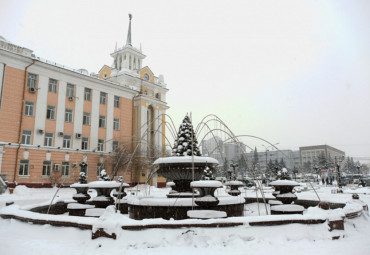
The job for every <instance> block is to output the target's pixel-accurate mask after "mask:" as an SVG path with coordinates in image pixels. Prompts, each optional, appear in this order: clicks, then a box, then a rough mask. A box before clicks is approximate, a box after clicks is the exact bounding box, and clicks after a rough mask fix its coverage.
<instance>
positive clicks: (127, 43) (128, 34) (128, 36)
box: [126, 13, 132, 46]
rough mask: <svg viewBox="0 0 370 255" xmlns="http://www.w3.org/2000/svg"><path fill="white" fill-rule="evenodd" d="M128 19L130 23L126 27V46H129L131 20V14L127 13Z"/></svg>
mask: <svg viewBox="0 0 370 255" xmlns="http://www.w3.org/2000/svg"><path fill="white" fill-rule="evenodd" d="M128 17H129V20H130V23H129V25H128V32H127V40H126V45H130V46H132V45H131V20H132V14H131V13H129V14H128Z"/></svg>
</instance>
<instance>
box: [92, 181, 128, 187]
mask: <svg viewBox="0 0 370 255" xmlns="http://www.w3.org/2000/svg"><path fill="white" fill-rule="evenodd" d="M120 185H121V183H119V182H116V181H94V182H90V183H89V184H88V187H89V188H118V187H119V186H120Z"/></svg>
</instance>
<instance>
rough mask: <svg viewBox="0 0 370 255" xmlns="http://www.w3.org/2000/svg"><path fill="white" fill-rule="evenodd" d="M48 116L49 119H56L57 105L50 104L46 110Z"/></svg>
mask: <svg viewBox="0 0 370 255" xmlns="http://www.w3.org/2000/svg"><path fill="white" fill-rule="evenodd" d="M46 118H47V119H48V120H55V106H53V105H48V109H47V111H46Z"/></svg>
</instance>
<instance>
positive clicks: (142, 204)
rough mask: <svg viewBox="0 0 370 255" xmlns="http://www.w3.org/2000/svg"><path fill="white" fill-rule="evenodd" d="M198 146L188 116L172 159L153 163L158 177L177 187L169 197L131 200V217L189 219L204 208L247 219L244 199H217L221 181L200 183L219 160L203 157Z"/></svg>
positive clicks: (174, 148)
mask: <svg viewBox="0 0 370 255" xmlns="http://www.w3.org/2000/svg"><path fill="white" fill-rule="evenodd" d="M197 144H198V142H197V139H196V137H195V134H194V130H193V125H192V123H191V121H190V118H189V117H188V116H186V117H185V118H184V120H183V122H182V124H181V125H180V128H179V131H178V134H177V139H176V140H175V142H174V146H173V149H172V156H171V157H166V158H158V159H157V160H156V161H155V162H154V163H153V167H155V168H156V171H157V173H158V175H161V176H163V177H165V178H167V180H168V181H173V182H174V183H175V185H174V186H172V190H171V191H170V193H169V194H167V198H153V197H147V198H139V199H136V200H135V199H133V200H131V201H130V202H129V204H128V206H129V217H130V218H133V219H145V218H165V219H170V218H173V219H186V218H189V217H188V216H187V211H189V210H204V209H207V210H215V211H223V212H225V213H226V214H227V216H228V217H231V216H243V210H244V200H242V199H238V198H240V197H237V196H227V197H223V198H222V199H221V198H220V197H218V198H217V197H215V196H214V190H216V189H217V188H219V187H222V184H221V183H220V182H215V181H211V182H212V183H201V182H200V181H199V180H201V179H202V177H203V175H204V171H205V170H206V171H208V170H209V171H214V170H215V168H216V167H217V165H218V161H217V160H216V159H214V158H211V157H202V156H201V154H200V151H199V148H198V145H197ZM197 181H199V182H197ZM191 182H193V183H192V186H190V184H191ZM192 188H194V191H193V190H192ZM201 197H202V198H201ZM198 198H199V199H198Z"/></svg>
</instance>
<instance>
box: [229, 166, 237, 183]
mask: <svg viewBox="0 0 370 255" xmlns="http://www.w3.org/2000/svg"><path fill="white" fill-rule="evenodd" d="M230 166H231V167H232V168H233V172H234V176H235V178H236V172H235V168H237V167H238V166H239V164H236V163H232V164H230ZM230 180H231V174H230Z"/></svg>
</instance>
